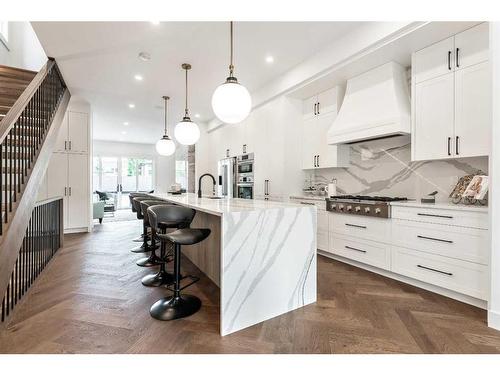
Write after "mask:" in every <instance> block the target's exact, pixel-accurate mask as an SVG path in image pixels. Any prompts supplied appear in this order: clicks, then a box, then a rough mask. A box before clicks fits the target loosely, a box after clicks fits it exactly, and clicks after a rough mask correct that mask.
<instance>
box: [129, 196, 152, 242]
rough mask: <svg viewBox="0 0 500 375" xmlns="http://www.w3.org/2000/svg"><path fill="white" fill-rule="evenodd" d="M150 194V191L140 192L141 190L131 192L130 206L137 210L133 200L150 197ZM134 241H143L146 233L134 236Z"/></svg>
mask: <svg viewBox="0 0 500 375" xmlns="http://www.w3.org/2000/svg"><path fill="white" fill-rule="evenodd" d="M149 196H150V195H149V194H148V193H139V192H132V193H129V195H128V199H129V200H130V207H131V208H132V212H137V210H136V209H135V207H134V202H133V201H132V199H133V198H138V197H149ZM132 241H133V242H143V241H144V234H141V235H140V236H139V237H137V238H134V239H133V240H132Z"/></svg>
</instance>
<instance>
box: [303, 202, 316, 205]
mask: <svg viewBox="0 0 500 375" xmlns="http://www.w3.org/2000/svg"><path fill="white" fill-rule="evenodd" d="M300 204H306V205H308V206H315V204H314V203H310V202H300Z"/></svg>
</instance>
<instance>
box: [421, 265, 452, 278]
mask: <svg viewBox="0 0 500 375" xmlns="http://www.w3.org/2000/svg"><path fill="white" fill-rule="evenodd" d="M417 267H418V268H423V269H424V270H429V271H434V272H438V273H442V274H444V275H448V276H453V274H452V273H451V272H445V271H440V270H436V269H434V268H430V267H426V266H422V265H421V264H417Z"/></svg>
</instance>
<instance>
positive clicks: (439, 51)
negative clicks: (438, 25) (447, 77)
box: [413, 37, 455, 83]
mask: <svg viewBox="0 0 500 375" xmlns="http://www.w3.org/2000/svg"><path fill="white" fill-rule="evenodd" d="M413 64H414V66H413V69H414V70H415V72H414V77H415V82H416V83H420V82H423V81H426V80H428V79H432V78H435V77H439V76H441V75H443V74H447V73H450V72H452V71H453V70H454V66H455V65H454V37H450V38H448V39H445V40H442V41H440V42H437V43H434V44H433V45H431V46H429V47H426V48H424V49H422V50H420V51H417V52H416V53H415V56H414V60H413Z"/></svg>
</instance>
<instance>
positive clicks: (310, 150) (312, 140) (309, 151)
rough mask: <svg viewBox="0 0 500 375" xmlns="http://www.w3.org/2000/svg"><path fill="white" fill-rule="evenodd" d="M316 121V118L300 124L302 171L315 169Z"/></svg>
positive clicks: (305, 120)
mask: <svg viewBox="0 0 500 375" xmlns="http://www.w3.org/2000/svg"><path fill="white" fill-rule="evenodd" d="M317 126H318V119H317V118H316V117H313V118H309V119H304V121H303V123H302V169H313V168H315V167H316V166H315V156H316V155H317V154H318V149H317V148H316V143H317V142H316V135H317Z"/></svg>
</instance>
